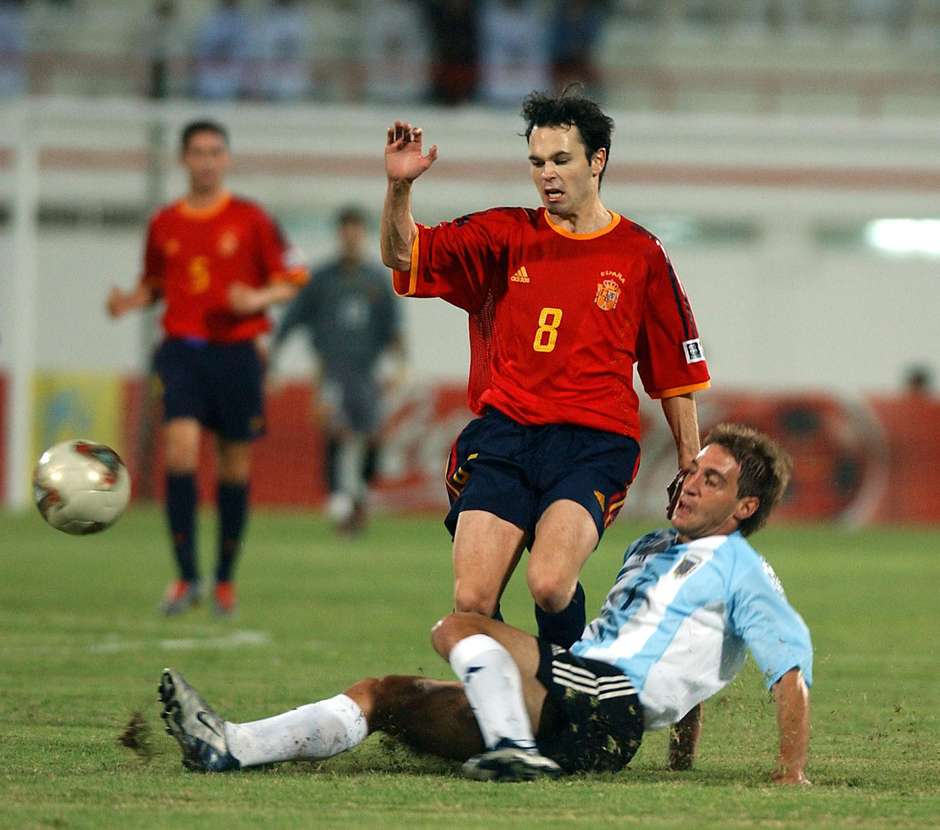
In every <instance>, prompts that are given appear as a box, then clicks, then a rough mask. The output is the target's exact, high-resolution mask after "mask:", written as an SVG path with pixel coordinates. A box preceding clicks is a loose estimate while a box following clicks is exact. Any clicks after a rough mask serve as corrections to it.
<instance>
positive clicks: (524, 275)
mask: <svg viewBox="0 0 940 830" xmlns="http://www.w3.org/2000/svg"><path fill="white" fill-rule="evenodd" d="M509 281H510V282H531V280H530V279H529V273H528V271H526V269H525V265H523V266H522V267H521V268H520V269H519V270H518V271H516V273H515V274H513V275H512V276H511V277H510V278H509Z"/></svg>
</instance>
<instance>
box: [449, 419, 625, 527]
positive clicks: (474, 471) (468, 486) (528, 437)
mask: <svg viewBox="0 0 940 830" xmlns="http://www.w3.org/2000/svg"><path fill="white" fill-rule="evenodd" d="M639 463H640V445H639V444H637V442H636V441H635V440H634V439H633V438H628V437H627V436H626V435H618V434H616V433H613V432H604V431H603V430H598V429H591V428H590V427H582V426H576V425H574V424H544V425H541V426H524V425H522V424H520V423H518V422H516V421H514V420H512V418H509V417H507V416H506V415H504V414H503V413H502V412H499V411H498V410H496V409H493V408H490V409H488V410H487V411H486V412H485V413H484V414H483V416H482V417H480V418H476V419H474V420H473V421H471V422H470V423H469V424H467V426H466V427H465V428H464V430H463V432H461V433H460V435H459V436H458V438H457V441H456V442H455V443H454V446H453V449H452V450H451V453H450V460H449V462H448V465H447V474H446V478H445V481H444V483H445V484H446V486H447V494H448V496H449V497H450V512H449V513H448V514H447V518H446V519H445V520H444V524H445V525H446V527H447V529H448V530H449V531H450V533H451V535H452V536H453V534H454V531H455V530H456V528H457V517H458V516H459V515H460V513H461V511H463V510H485V511H486V512H487V513H492V514H494V515H496V516H499V517H500V518H501V519H505V520H506V521H507V522H511V523H512V524H514V525H516V527H519V528H521V529H522V530H524V531H525V532H526V534H527V536H528V539H529V542H531V540H532V538H533V535H534V533H535V525H536V523H537V522H538V520H539V518H540V517H541V515H542V514H543V513H544V512H545V510H546V509H547V508H548V506H549V505H550V504H552V503H553V502H556V501H558V500H559V499H570V500H572V501H575V502H577V503H578V504H580V505H582V506H583V507H584V508H585V509H587V511H588V512H589V513H590V514H591V516H592V517H593V519H594V524H595V525H596V527H597V537H598V539H600V537H601V536H603V534H604V529H605V528H606V527H608V525H610V523H611V522H612V521H613V520H614V519H615V518H616V517H617V514H618V513H619V512H620V508H621V507H623V503H624V501H625V500H626V497H627V488H628V487H629V485H630V482H631V481H633V477H634V476H635V475H636V471H637V467H638V466H639Z"/></svg>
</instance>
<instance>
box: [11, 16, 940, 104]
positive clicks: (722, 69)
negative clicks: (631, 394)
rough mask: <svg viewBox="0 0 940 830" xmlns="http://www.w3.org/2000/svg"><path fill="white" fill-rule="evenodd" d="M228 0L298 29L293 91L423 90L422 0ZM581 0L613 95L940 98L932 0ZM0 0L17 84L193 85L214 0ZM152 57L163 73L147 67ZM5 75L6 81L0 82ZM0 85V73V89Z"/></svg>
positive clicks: (69, 88)
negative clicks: (15, 25)
mask: <svg viewBox="0 0 940 830" xmlns="http://www.w3.org/2000/svg"><path fill="white" fill-rule="evenodd" d="M504 2H509V5H510V6H519V7H520V8H521V9H523V10H525V9H529V8H531V10H532V12H531V14H532V16H534V17H536V18H538V19H539V21H540V22H541V23H542V24H546V25H547V24H548V22H549V21H551V20H552V19H553V17H554V15H555V14H556V12H557V8H558V5H559V4H558V3H556V2H553V0H531V2H529V0H525V1H524V2H510V0H478V2H476V3H475V4H474V5H475V7H477V8H478V9H479V12H480V14H481V16H483V17H484V18H487V17H488V16H489V17H493V15H494V14H495V12H493V6H494V4H496V5H498V4H501V3H504ZM236 5H238V6H240V8H241V10H242V14H243V16H244V18H245V20H246V21H248V23H249V24H250V25H249V29H250V32H251V34H252V36H254V37H255V38H256V40H262V39H263V32H265V31H269V32H270V30H271V17H272V15H273V14H275V13H277V14H281V15H287V16H289V17H291V18H292V19H293V20H294V21H295V22H294V24H293V25H294V28H295V29H296V28H297V27H300V28H301V31H304V27H305V29H306V31H308V32H309V34H308V35H306V36H304V37H303V38H301V39H299V40H298V41H297V42H296V43H287V42H286V41H285V45H284V47H283V48H285V49H289V59H290V62H291V66H292V69H291V71H292V72H293V73H294V78H295V80H294V82H293V84H292V85H291V88H292V89H293V90H296V92H297V95H298V96H299V97H301V98H305V99H311V100H315V101H326V102H356V101H365V100H376V99H382V98H383V97H389V98H392V97H394V98H397V99H400V98H401V95H400V93H399V92H398V90H397V89H396V85H394V84H389V83H388V76H389V74H391V77H396V76H397V77H400V78H401V82H402V84H403V85H404V88H405V90H406V91H407V92H408V93H410V94H412V95H413V96H414V97H415V98H416V99H417V98H419V97H420V96H421V95H422V94H423V93H424V92H425V91H426V85H425V84H424V83H422V77H421V76H426V74H427V71H428V67H427V65H426V63H425V62H426V60H427V55H426V52H425V50H423V49H421V48H420V47H418V48H417V49H415V48H413V47H414V44H415V42H419V43H420V42H426V41H427V37H426V35H425V36H423V37H418V38H412V39H411V42H408V40H406V39H405V36H404V34H403V32H406V31H408V30H411V29H418V30H420V29H421V28H422V26H421V18H422V16H421V13H420V8H419V7H420V6H421V5H423V4H422V3H419V0H395V2H386V0H296V2H294V3H290V4H289V6H290V8H289V9H288V10H285V9H277V10H276V12H274V11H272V8H274V7H277V6H278V4H277V3H273V4H272V3H269V2H267V0H253V2H252V1H251V0H243V2H241V3H237V4H236ZM432 5H433V4H432ZM438 5H440V4H438ZM589 5H592V6H594V7H596V8H597V9H598V11H599V12H600V13H601V14H602V15H603V25H602V26H601V31H600V36H599V38H598V40H597V45H596V75H597V77H596V87H597V89H598V90H599V91H600V94H601V95H602V97H603V98H604V100H605V101H606V103H607V104H608V105H609V106H612V107H617V108H621V107H626V108H630V109H637V108H641V109H646V108H650V109H656V110H667V111H674V110H679V111H685V110H696V111H701V110H708V111H716V110H719V111H754V110H758V111H763V112H777V111H782V112H814V111H816V112H825V113H831V112H846V113H863V114H866V115H879V114H883V113H887V114H890V113H901V112H905V113H917V112H920V113H925V114H926V113H934V114H935V113H936V112H937V111H938V109H940V96H937V95H936V91H937V89H938V86H940V3H938V2H937V0H657V2H653V0H607V1H606V2H605V0H593V3H589ZM0 8H2V9H4V12H3V15H2V16H0V21H2V19H3V17H6V18H8V20H9V19H12V18H13V17H15V16H16V15H17V14H21V15H22V18H23V23H22V27H23V35H22V38H21V39H22V41H24V42H25V52H24V54H23V55H22V60H23V68H22V73H23V82H22V84H21V88H24V89H25V90H27V91H28V92H30V93H34V94H77V95H95V96H115V95H117V96H130V95H141V96H143V95H148V94H152V93H163V92H166V93H167V94H169V95H171V96H189V95H193V94H195V93H196V92H197V90H198V85H197V83H196V71H197V66H198V61H197V43H198V41H199V37H200V31H201V27H203V25H204V24H205V22H206V20H207V18H208V16H209V15H210V14H211V13H212V12H213V11H214V10H215V9H216V3H215V2H214V0H187V2H185V3H184V2H173V0H124V2H121V3H114V2H108V0H71V1H69V0H58V2H53V0H32V2H29V1H28V0H27V2H22V3H16V2H10V0H4V2H3V3H0ZM17 9H19V10H20V11H19V12H17V11H15V10H17ZM158 10H160V11H162V14H161V13H158ZM409 18H411V19H412V20H413V21H414V22H413V23H412V24H410V25H409V23H408V21H409ZM503 18H506V19H511V15H510V16H509V17H508V18H507V15H506V14H503ZM298 21H299V22H298ZM6 25H7V28H8V29H9V28H10V27H11V25H12V24H11V23H9V22H8V23H7V24H6ZM2 26H3V24H2V23H0V28H2ZM266 27H267V28H266ZM382 27H388V28H387V30H386V31H383V30H382ZM275 28H276V27H275ZM505 28H506V27H505V26H504V27H503V29H501V31H505ZM535 28H536V29H537V28H538V27H535ZM543 28H545V27H544V26H543ZM19 39H20V36H19V35H13V36H9V37H6V38H4V37H3V36H2V35H0V50H2V51H4V54H2V55H0V65H2V66H3V67H5V68H6V70H7V71H8V72H9V71H13V70H15V69H16V66H17V63H18V62H19V60H20V58H19V56H18V55H19V51H18V49H19V47H17V45H16V44H17V42H18V40H19ZM288 40H289V39H288ZM268 47H269V48H268V49H267V51H266V50H265V48H264V44H260V43H255V44H254V45H252V44H247V45H246V47H245V49H243V50H239V49H236V52H237V53H238V55H240V57H239V60H243V61H245V62H246V64H247V65H248V66H249V67H250V69H249V70H248V74H250V75H253V76H262V75H264V69H265V64H266V62H268V61H269V60H270V43H269V44H268ZM482 51H483V53H484V54H485V53H486V45H485V44H484V45H483V47H482ZM530 51H531V55H530V56H529V57H526V56H522V57H521V58H520V60H522V61H523V62H525V61H527V60H528V61H530V62H531V65H526V66H525V67H523V68H524V69H525V72H526V73H527V74H529V75H531V76H533V77H538V76H539V75H540V70H539V68H538V66H537V65H536V63H537V62H538V61H540V60H542V58H541V57H539V56H540V55H541V54H542V53H543V52H544V50H543V49H541V48H539V46H538V45H535V44H533V45H532V47H531V50H530ZM265 54H266V55H268V57H264V55H265ZM155 64H156V65H157V67H158V72H162V73H163V74H162V75H160V77H159V78H158V80H157V82H155V80H154V70H155ZM160 67H162V69H161V68H160ZM298 67H306V69H305V70H304V69H302V68H298ZM282 69H283V67H282ZM383 77H384V78H385V79H386V80H385V82H384V83H383V82H381V81H380V80H379V79H381V78H383ZM161 79H162V80H161ZM370 79H371V83H370ZM16 88H17V87H16V84H7V93H9V91H11V90H15V89H16ZM3 89H4V86H3V84H2V83H0V94H2V92H3ZM480 94H481V95H484V94H485V93H484V92H481V93H480ZM239 96H240V97H265V96H267V97H284V95H283V94H278V93H272V91H271V90H270V89H268V88H266V87H265V86H264V85H257V84H243V85H242V87H241V90H240V92H239ZM497 99H498V97H497Z"/></svg>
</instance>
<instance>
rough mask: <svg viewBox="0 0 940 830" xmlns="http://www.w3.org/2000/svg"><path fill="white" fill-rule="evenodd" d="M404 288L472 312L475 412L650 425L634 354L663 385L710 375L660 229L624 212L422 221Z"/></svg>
mask: <svg viewBox="0 0 940 830" xmlns="http://www.w3.org/2000/svg"><path fill="white" fill-rule="evenodd" d="M411 263H412V267H411V271H410V272H407V271H395V272H394V274H393V283H394V286H395V290H396V292H397V293H398V294H401V295H404V296H413V297H441V298H443V299H444V300H447V301H448V302H449V303H452V304H453V305H456V306H459V307H460V308H463V309H466V310H467V311H468V312H469V313H470V344H471V358H470V382H469V388H468V398H469V403H470V407H471V409H472V410H473V411H474V412H477V413H479V412H481V411H482V410H483V409H484V408H485V407H486V406H487V405H490V406H493V407H495V408H496V409H498V410H500V411H501V412H503V413H505V414H506V415H508V416H509V417H511V418H513V419H515V420H516V421H519V422H520V423H523V424H546V423H572V424H580V425H583V426H587V427H594V428H595V429H602V430H606V431H608V432H616V433H621V434H623V435H629V436H633V437H635V438H638V437H639V415H638V406H639V400H638V398H637V395H636V392H634V389H633V367H634V365H636V366H637V368H638V370H639V373H640V377H641V379H642V381H643V385H644V387H645V389H646V391H647V393H648V394H649V395H650V397H653V398H667V397H671V396H674V395H681V394H683V393H686V392H693V391H696V390H699V389H705V388H707V387H708V385H709V376H708V367H707V365H706V363H705V358H704V354H703V352H702V347H701V343H700V341H699V335H698V329H697V328H696V325H695V318H694V317H693V316H692V309H691V307H690V306H689V301H688V298H687V297H686V294H685V291H684V289H683V287H682V284H681V283H680V282H679V279H678V277H676V274H675V272H674V271H673V269H672V265H671V264H670V262H669V259H668V257H667V256H666V253H665V251H664V250H663V247H662V245H661V244H660V242H659V240H658V239H656V237H655V236H653V235H652V234H651V233H649V232H648V231H646V230H645V229H643V228H641V227H640V226H639V225H636V224H634V223H633V222H630V221H629V220H625V219H623V218H622V217H620V216H618V215H617V214H613V218H612V220H611V222H610V224H609V225H608V226H607V227H605V228H602V229H601V230H599V231H595V232H594V233H587V234H574V233H570V232H568V231H566V230H564V229H562V228H560V227H558V226H557V225H555V224H553V223H552V222H551V220H550V219H549V217H548V215H547V214H546V212H545V209H544V208H539V209H537V210H531V209H527V208H494V209H492V210H488V211H484V212H482V213H475V214H471V215H470V216H465V217H462V218H461V219H457V220H456V221H453V222H444V223H442V224H440V225H437V226H435V227H433V228H428V227H425V226H423V225H419V226H418V237H417V238H416V240H415V243H414V247H413V250H412V256H411Z"/></svg>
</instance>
